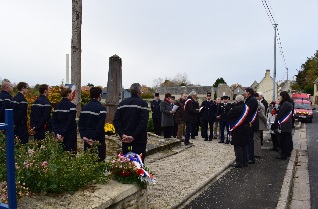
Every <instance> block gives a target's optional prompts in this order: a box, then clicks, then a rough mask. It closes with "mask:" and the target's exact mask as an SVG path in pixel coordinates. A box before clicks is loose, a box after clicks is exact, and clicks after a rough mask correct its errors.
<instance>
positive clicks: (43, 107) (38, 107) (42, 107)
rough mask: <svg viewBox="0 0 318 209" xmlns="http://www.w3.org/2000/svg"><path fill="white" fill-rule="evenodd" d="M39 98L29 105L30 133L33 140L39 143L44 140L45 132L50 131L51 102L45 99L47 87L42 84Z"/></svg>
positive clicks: (47, 91)
mask: <svg viewBox="0 0 318 209" xmlns="http://www.w3.org/2000/svg"><path fill="white" fill-rule="evenodd" d="M39 92H40V96H39V97H38V98H37V99H36V100H35V101H34V102H33V104H32V105H31V115H30V123H31V127H32V128H31V133H33V134H34V139H35V140H38V141H41V140H43V139H44V138H45V132H46V131H51V126H52V124H51V111H52V105H51V102H50V101H49V100H48V99H47V96H48V95H49V86H48V85H47V84H42V85H40V87H39Z"/></svg>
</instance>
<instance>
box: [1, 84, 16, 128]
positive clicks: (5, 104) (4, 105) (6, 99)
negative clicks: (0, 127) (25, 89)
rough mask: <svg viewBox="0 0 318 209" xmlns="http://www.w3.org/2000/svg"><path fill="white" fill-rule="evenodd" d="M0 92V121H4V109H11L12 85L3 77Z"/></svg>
mask: <svg viewBox="0 0 318 209" xmlns="http://www.w3.org/2000/svg"><path fill="white" fill-rule="evenodd" d="M1 89H2V90H1V92H0V123H4V119H5V115H4V111H5V109H12V103H11V100H12V96H11V94H10V92H12V90H13V85H12V84H11V82H10V81H9V80H8V79H3V81H2V83H1Z"/></svg>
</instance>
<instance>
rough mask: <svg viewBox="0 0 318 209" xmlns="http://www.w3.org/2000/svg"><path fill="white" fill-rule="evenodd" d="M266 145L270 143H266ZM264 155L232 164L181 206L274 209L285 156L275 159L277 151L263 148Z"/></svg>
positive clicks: (193, 208) (188, 207)
mask: <svg viewBox="0 0 318 209" xmlns="http://www.w3.org/2000/svg"><path fill="white" fill-rule="evenodd" d="M268 146H270V145H269V144H268ZM262 153H263V157H262V158H257V159H256V160H257V161H256V164H254V165H249V166H248V167H247V168H240V169H237V168H231V169H230V170H229V171H228V172H227V173H226V174H225V175H223V176H222V177H221V178H220V179H218V180H217V181H216V182H214V183H212V184H211V185H210V186H208V188H207V189H206V190H205V191H203V192H202V193H201V194H198V196H197V197H196V198H194V199H193V200H192V201H191V200H190V201H191V202H189V203H188V204H187V205H186V206H184V207H183V208H184V209H214V208H215V209H223V208H224V209H236V208H237V209H242V208H244V209H250V208H257V209H274V208H276V205H277V202H278V199H279V197H280V191H281V187H282V183H283V179H284V175H285V172H286V168H287V164H288V160H277V159H275V157H276V156H277V154H278V153H277V152H274V151H271V150H269V149H267V150H264V149H263V150H262Z"/></svg>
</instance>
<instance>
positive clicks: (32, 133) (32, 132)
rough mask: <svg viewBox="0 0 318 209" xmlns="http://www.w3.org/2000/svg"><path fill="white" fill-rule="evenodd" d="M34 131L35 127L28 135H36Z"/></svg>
mask: <svg viewBox="0 0 318 209" xmlns="http://www.w3.org/2000/svg"><path fill="white" fill-rule="evenodd" d="M34 129H35V127H33V128H32V129H31V130H30V134H31V135H34V134H36V131H35V130H34Z"/></svg>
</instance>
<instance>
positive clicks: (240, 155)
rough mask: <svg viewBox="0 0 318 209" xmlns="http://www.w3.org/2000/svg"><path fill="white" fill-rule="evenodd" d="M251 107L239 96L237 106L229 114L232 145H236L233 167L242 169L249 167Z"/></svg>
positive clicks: (236, 101)
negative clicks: (249, 115)
mask: <svg viewBox="0 0 318 209" xmlns="http://www.w3.org/2000/svg"><path fill="white" fill-rule="evenodd" d="M248 112H249V107H248V106H247V105H246V104H245V103H244V97H243V96H242V95H237V96H236V98H235V104H234V105H233V106H232V109H231V110H230V112H229V114H228V118H229V121H230V123H231V130H230V131H231V136H232V141H231V144H232V145H234V152H235V156H236V159H235V163H234V164H232V166H233V167H236V168H242V167H247V164H248V153H247V143H248V141H249V138H248V136H249V128H250V127H249V120H248V117H247V116H248Z"/></svg>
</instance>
